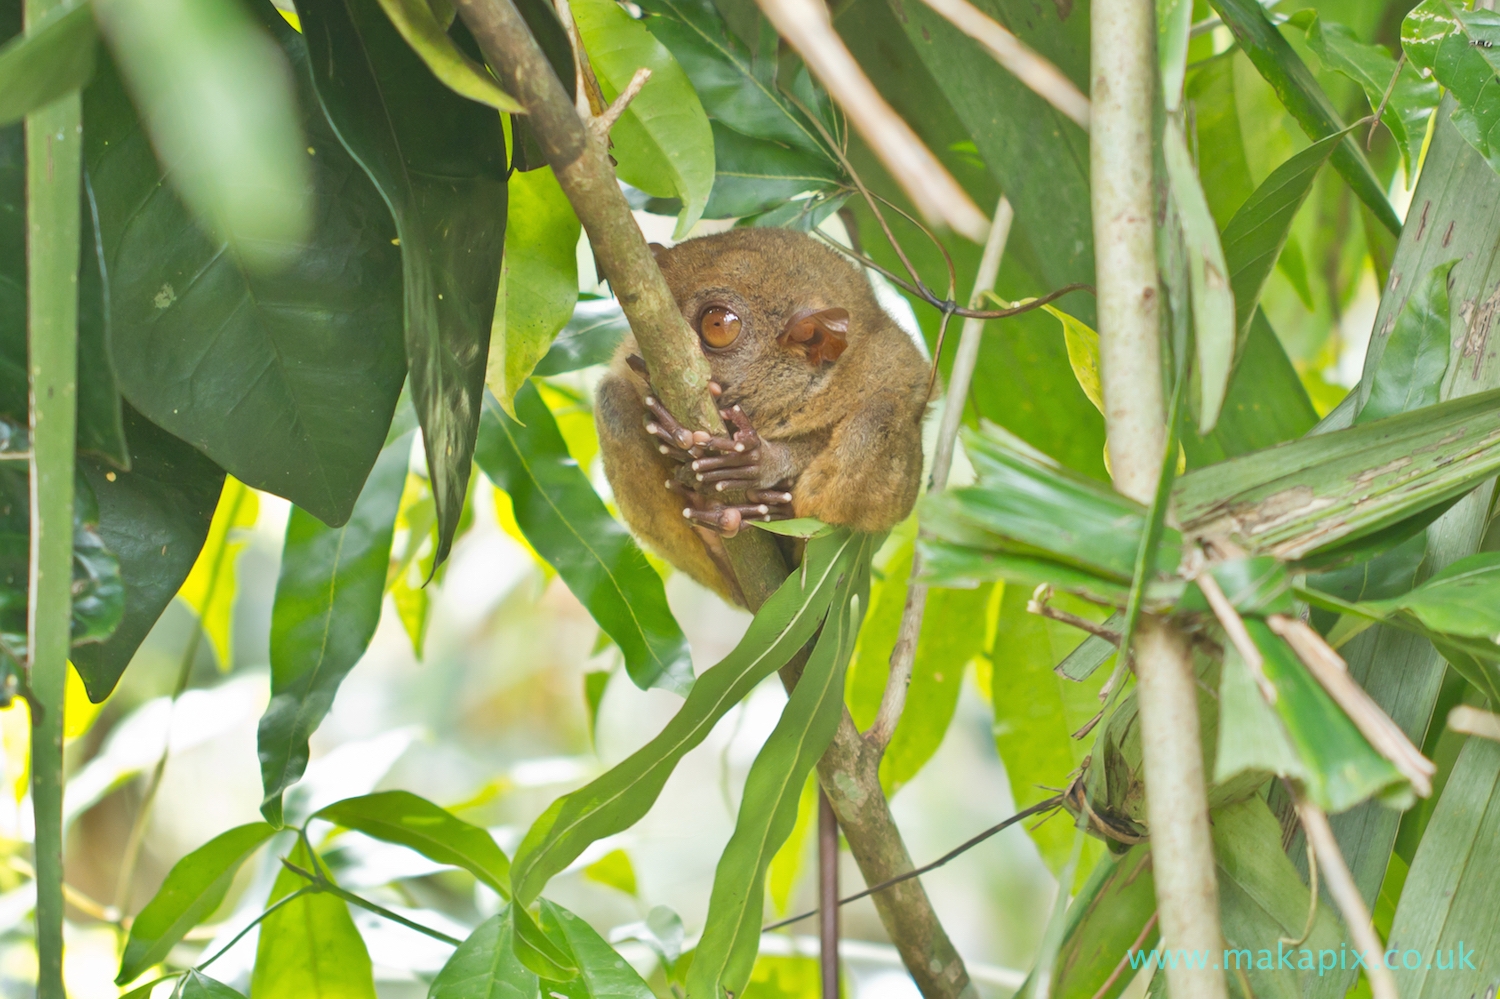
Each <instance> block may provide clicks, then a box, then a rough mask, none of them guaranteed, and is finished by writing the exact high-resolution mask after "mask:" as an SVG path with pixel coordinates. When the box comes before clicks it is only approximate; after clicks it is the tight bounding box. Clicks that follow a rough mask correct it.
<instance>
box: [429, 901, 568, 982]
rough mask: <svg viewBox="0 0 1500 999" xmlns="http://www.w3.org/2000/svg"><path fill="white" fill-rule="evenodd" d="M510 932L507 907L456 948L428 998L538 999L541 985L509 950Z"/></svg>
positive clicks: (509, 908) (482, 924)
mask: <svg viewBox="0 0 1500 999" xmlns="http://www.w3.org/2000/svg"><path fill="white" fill-rule="evenodd" d="M511 933H512V926H511V907H510V906H509V905H506V906H505V907H503V908H502V909H501V910H500V911H499V912H498V913H496V914H495V915H493V916H491V917H490V918H489V919H486V920H485V921H484V922H482V923H480V924H479V926H478V927H477V928H476V929H475V930H474V932H473V933H470V934H469V937H468V939H467V940H465V941H464V942H463V943H461V944H459V945H458V949H457V950H455V951H454V952H453V956H452V957H450V958H448V963H447V964H445V965H443V970H442V971H439V972H438V975H437V977H436V978H434V979H433V980H432V989H431V990H430V991H429V992H428V993H427V996H428V999H541V987H540V986H541V983H540V982H539V981H538V980H537V977H536V975H534V974H532V973H531V971H530V970H529V969H527V968H526V966H525V965H523V964H522V963H521V962H520V961H519V960H518V959H517V958H516V955H515V952H514V951H513V950H511V947H510V940H511Z"/></svg>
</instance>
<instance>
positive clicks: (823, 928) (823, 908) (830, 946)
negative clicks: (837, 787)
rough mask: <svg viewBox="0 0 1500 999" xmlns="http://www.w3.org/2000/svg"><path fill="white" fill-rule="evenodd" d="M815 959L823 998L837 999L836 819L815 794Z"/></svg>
mask: <svg viewBox="0 0 1500 999" xmlns="http://www.w3.org/2000/svg"><path fill="white" fill-rule="evenodd" d="M818 940H819V942H820V943H821V946H820V947H819V948H818V960H819V961H820V963H821V969H822V972H823V999H839V820H838V817H837V816H836V815H834V814H833V802H831V801H829V800H828V795H827V794H825V793H824V792H823V791H822V790H821V789H819V791H818Z"/></svg>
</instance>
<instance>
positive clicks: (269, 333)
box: [84, 0, 457, 524]
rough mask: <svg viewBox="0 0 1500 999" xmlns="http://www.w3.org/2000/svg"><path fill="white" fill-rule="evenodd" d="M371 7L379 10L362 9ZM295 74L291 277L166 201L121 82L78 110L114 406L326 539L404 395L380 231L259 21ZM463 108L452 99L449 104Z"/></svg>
mask: <svg viewBox="0 0 1500 999" xmlns="http://www.w3.org/2000/svg"><path fill="white" fill-rule="evenodd" d="M372 2H373V0H372ZM255 10H256V12H257V13H258V15H259V16H260V17H261V20H262V21H263V22H264V24H265V26H266V28H267V30H269V31H271V32H272V33H273V34H274V35H275V36H276V37H277V39H278V41H279V42H280V43H281V45H282V46H283V48H284V50H285V51H286V52H287V54H288V55H289V56H290V57H291V58H292V60H293V62H294V63H295V64H296V65H297V67H298V71H299V72H298V79H299V81H300V83H299V92H300V94H301V96H302V101H303V103H302V107H303V110H304V112H305V114H304V117H303V128H304V130H305V131H306V133H307V137H308V140H309V142H310V143H311V145H310V146H309V148H311V149H312V154H308V153H306V152H304V153H303V154H302V155H303V158H304V159H306V160H307V161H308V164H307V167H306V170H307V171H308V172H310V174H311V178H312V181H311V183H310V185H308V187H307V189H306V190H305V191H304V195H305V196H307V197H310V198H313V199H316V201H317V203H318V205H319V211H318V213H317V218H316V220H315V224H314V226H313V229H312V231H311V234H310V235H309V237H308V240H307V241H306V242H305V243H302V244H299V246H298V247H297V249H298V252H299V254H300V255H299V257H298V258H297V262H296V266H294V267H292V268H290V269H288V270H284V271H281V272H279V273H277V274H275V275H254V274H252V273H251V272H249V271H248V270H246V268H245V266H244V262H243V260H242V259H241V258H240V255H239V250H238V245H237V244H234V243H231V242H228V241H225V240H223V239H218V238H215V237H213V236H210V235H208V234H207V233H206V232H205V231H203V230H201V229H200V228H199V227H198V226H197V225H196V224H195V223H194V222H193V220H192V218H191V216H190V214H189V212H188V210H187V208H186V206H185V205H184V204H183V203H182V202H181V201H180V200H179V199H178V198H177V196H176V195H175V194H173V193H172V191H171V189H170V188H169V187H168V186H165V185H164V184H163V183H162V178H163V176H164V171H163V170H162V169H161V167H159V166H158V164H157V161H156V158H155V157H154V156H153V155H152V152H151V149H150V146H149V143H148V142H147V137H146V134H145V132H144V131H143V130H142V129H141V127H140V124H139V122H138V121H137V120H136V118H135V114H134V111H133V110H132V108H131V104H130V101H129V100H128V98H127V97H126V94H125V91H124V88H123V87H122V86H121V84H120V81H119V78H118V77H117V76H116V75H115V74H114V72H113V71H112V70H111V69H110V68H109V67H108V66H106V65H101V66H100V70H99V73H98V74H97V76H96V77H95V80H94V82H93V84H92V85H91V86H90V87H89V88H88V90H87V91H86V92H85V94H84V120H85V130H84V131H85V143H86V152H87V165H88V170H89V177H90V180H91V181H92V184H93V189H94V192H95V195H96V199H97V202H98V205H99V222H100V230H101V233H102V236H103V242H102V245H103V249H104V260H105V263H106V266H107V270H108V274H109V279H110V287H109V290H110V318H111V323H112V325H111V330H110V335H111V339H112V344H111V346H112V353H113V357H114V360H115V366H116V368H117V371H118V375H119V381H120V388H121V391H122V392H123V393H124V394H125V396H126V398H127V399H129V400H130V401H131V403H132V405H134V406H136V408H137V409H139V410H140V411H141V412H142V413H143V414H144V415H145V416H146V417H148V418H149V419H151V420H152V421H153V422H155V423H157V424H158V425H160V426H162V427H164V428H165V429H167V430H168V431H170V432H172V433H173V434H175V435H177V436H178V437H181V438H182V439H183V440H186V441H188V442H189V443H191V444H193V445H194V446H195V447H197V448H198V449H199V450H201V451H203V452H204V453H205V454H207V455H208V456H209V457H210V458H213V459H214V460H215V462H217V463H218V464H219V465H221V466H222V467H224V468H225V469H227V470H228V471H229V472H230V473H231V474H233V475H234V476H235V477H236V478H238V479H239V480H241V481H242V482H245V483H246V484H247V485H250V486H254V487H256V488H259V489H266V490H268V491H270V492H273V493H276V494H278V495H281V496H285V497H287V498H288V499H290V500H292V501H293V502H295V503H297V504H298V505H299V506H301V507H303V508H304V509H306V510H309V511H311V512H312V513H313V514H315V515H316V516H318V517H319V518H321V519H323V520H324V521H325V522H328V523H335V524H337V523H342V522H343V521H344V519H345V518H347V517H348V516H349V510H350V508H351V507H352V505H353V503H354V499H355V497H356V496H358V495H359V490H360V486H361V485H362V484H363V482H364V479H365V476H366V475H367V474H368V473H369V470H370V466H371V464H373V463H374V460H375V456H376V455H377V454H378V453H379V450H380V447H381V444H382V442H383V441H384V439H385V431H386V426H387V425H388V424H389V422H390V415H391V411H392V409H393V408H394V407H395V404H396V398H397V396H398V394H399V393H400V391H401V380H402V378H403V376H404V363H403V361H402V356H401V346H400V307H401V306H400V294H401V290H400V288H399V286H398V285H397V283H396V280H395V269H396V266H397V257H398V253H399V251H398V250H397V249H396V248H395V247H393V246H391V245H390V240H391V238H392V237H393V236H394V235H395V234H394V231H393V230H392V228H391V225H390V213H389V211H388V210H387V209H386V207H385V205H384V203H383V202H382V201H381V199H380V195H379V193H378V192H377V191H376V190H375V189H374V187H372V186H371V185H370V184H369V183H368V182H367V181H366V180H365V179H364V177H363V176H362V175H361V174H360V171H359V168H358V166H357V165H356V164H355V162H354V160H353V159H352V158H351V157H350V156H349V155H348V154H347V153H345V152H344V150H343V149H342V147H340V146H339V143H338V140H337V139H336V138H335V137H334V135H333V133H332V131H331V130H330V129H329V128H328V126H327V124H326V123H325V122H324V120H323V116H322V114H320V113H319V110H318V108H317V104H316V98H315V97H314V96H313V94H312V90H311V86H310V84H309V83H308V82H307V79H306V75H305V67H306V58H307V57H306V52H305V49H304V48H303V46H302V42H301V39H300V36H298V35H297V33H296V32H295V31H293V30H292V28H291V26H290V25H288V24H287V23H286V22H285V21H284V20H283V19H282V17H281V15H280V14H279V13H278V12H277V11H276V10H275V9H274V8H273V7H271V6H270V4H269V3H260V4H257V5H256V7H255ZM456 99H457V98H455V100H456Z"/></svg>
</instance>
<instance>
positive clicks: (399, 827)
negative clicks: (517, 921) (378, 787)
mask: <svg viewBox="0 0 1500 999" xmlns="http://www.w3.org/2000/svg"><path fill="white" fill-rule="evenodd" d="M313 817H314V818H319V819H326V820H327V821H329V822H335V823H337V824H338V825H341V826H343V827H344V828H346V829H355V830H358V831H359V832H362V833H364V834H365V835H366V836H373V837H375V838H376V839H379V840H384V841H385V842H387V843H399V844H401V845H402V846H407V847H410V848H411V849H413V850H416V851H417V852H418V853H420V854H421V855H422V856H424V857H426V858H427V859H428V860H433V861H436V862H437V863H439V864H450V865H452V866H454V867H462V868H463V869H464V870H466V871H468V872H469V873H470V874H472V875H474V876H475V877H476V878H478V879H479V880H480V881H483V882H484V883H485V884H487V885H489V886H490V887H491V888H493V889H494V890H495V891H496V892H497V893H499V895H500V897H501V898H508V897H509V896H510V861H509V860H507V859H506V858H505V854H504V853H503V852H501V850H500V847H499V846H497V845H496V844H495V839H494V837H493V836H491V835H490V834H489V833H488V832H486V831H485V830H483V829H481V828H479V827H478V826H475V825H471V824H469V823H468V822H465V821H463V820H462V819H460V818H457V817H456V816H454V815H453V814H452V813H450V812H448V811H447V810H445V809H442V808H439V807H438V806H437V805H434V804H433V803H432V802H430V801H428V800H427V799H426V798H421V797H418V796H417V795H415V794H412V793H411V792H410V791H378V792H376V793H375V794H367V795H364V796H363V797H359V798H345V799H344V800H343V801H336V802H334V803H333V804H331V805H328V806H327V807H325V808H323V809H321V810H320V811H318V812H316V813H315V814H314V816H313Z"/></svg>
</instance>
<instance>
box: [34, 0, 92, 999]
mask: <svg viewBox="0 0 1500 999" xmlns="http://www.w3.org/2000/svg"><path fill="white" fill-rule="evenodd" d="M53 6H54V3H53V2H52V0H27V3H26V25H27V27H28V28H31V27H33V26H35V24H36V23H37V21H38V20H40V19H41V18H42V16H43V15H45V14H46V13H47V12H48V11H49V10H50V9H51V8H52V7H53ZM25 127H26V258H27V266H26V275H27V287H26V291H27V367H28V368H29V371H28V376H29V381H30V386H31V571H30V577H31V578H30V580H29V586H30V600H29V603H28V609H29V615H28V616H29V620H28V621H27V632H28V639H27V648H28V651H29V652H30V669H29V676H28V682H29V685H30V688H31V697H32V700H31V710H32V714H31V801H32V808H33V809H34V816H35V823H36V838H35V852H36V940H37V957H38V969H37V995H38V996H39V997H41V999H64V993H63V981H62V947H63V940H62V931H63V888H62V884H63V870H62V865H63V842H62V791H63V787H62V785H63V772H62V765H63V760H62V749H63V746H62V744H63V696H64V693H63V692H64V690H65V685H66V682H67V675H68V673H67V671H68V650H69V648H70V646H71V627H72V617H73V607H72V600H73V598H72V581H73V448H74V434H75V426H76V424H77V418H78V410H77V399H76V392H77V384H76V382H77V372H78V223H79V193H78V192H79V183H80V176H81V171H82V164H83V157H82V153H83V142H82V138H83V136H82V130H83V125H82V118H81V114H80V102H79V97H78V94H77V93H73V94H70V95H68V96H67V97H64V98H62V99H60V100H58V101H56V102H55V103H53V104H49V105H48V106H47V107H45V108H42V109H41V110H40V111H35V112H33V113H31V114H29V115H27V116H26V126H25Z"/></svg>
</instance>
